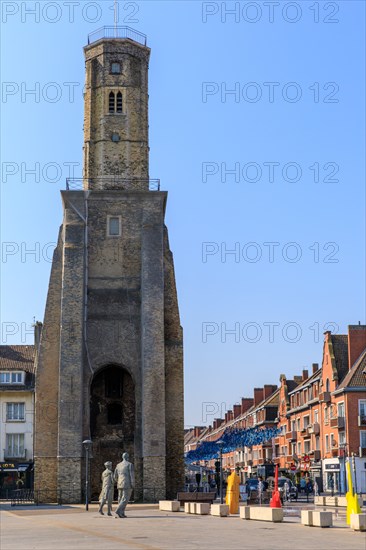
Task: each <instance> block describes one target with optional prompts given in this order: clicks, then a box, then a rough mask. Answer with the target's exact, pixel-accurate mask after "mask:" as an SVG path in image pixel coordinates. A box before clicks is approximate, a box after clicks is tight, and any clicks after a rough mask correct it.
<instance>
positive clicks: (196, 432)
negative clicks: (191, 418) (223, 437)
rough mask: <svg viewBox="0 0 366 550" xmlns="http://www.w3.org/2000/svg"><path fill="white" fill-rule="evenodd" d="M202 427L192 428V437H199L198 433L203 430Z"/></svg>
mask: <svg viewBox="0 0 366 550" xmlns="http://www.w3.org/2000/svg"><path fill="white" fill-rule="evenodd" d="M203 428H204V427H203V426H195V427H194V437H199V435H200V433H201V432H202V430H203Z"/></svg>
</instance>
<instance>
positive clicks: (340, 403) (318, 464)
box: [185, 325, 366, 492]
mask: <svg viewBox="0 0 366 550" xmlns="http://www.w3.org/2000/svg"><path fill="white" fill-rule="evenodd" d="M254 426H255V427H259V428H260V427H274V426H276V427H277V428H279V429H281V433H280V434H279V435H278V437H276V438H275V439H274V440H272V441H271V442H267V443H264V444H262V445H257V446H253V447H251V448H247V447H245V448H243V449H237V450H236V451H235V452H232V453H228V454H227V455H225V456H224V460H223V466H224V469H233V468H236V469H237V471H238V472H240V474H241V477H242V479H245V478H246V477H247V476H250V475H257V474H258V472H261V473H262V472H263V466H265V465H268V466H270V465H275V464H278V465H279V468H280V471H281V472H282V473H290V474H293V475H294V476H296V478H297V479H298V478H299V477H301V476H310V477H312V478H313V479H314V480H316V481H317V483H318V485H319V488H320V490H324V491H328V490H330V489H331V486H332V485H334V489H335V490H336V491H344V485H345V481H344V480H345V461H347V460H348V459H349V457H351V456H353V455H354V457H355V458H354V460H355V465H356V477H357V483H358V490H362V491H363V492H366V326H365V325H352V326H350V327H349V330H348V334H347V335H337V334H331V333H330V332H326V333H325V336H324V345H323V357H322V365H321V367H320V368H319V367H318V365H317V364H313V365H312V368H311V372H310V373H309V372H308V371H307V370H305V369H304V370H303V372H302V374H301V376H295V377H294V378H293V379H287V378H286V376H285V375H284V374H282V375H281V376H280V386H279V388H278V389H277V387H276V386H273V385H265V386H264V388H254V392H253V398H243V399H242V401H241V405H234V406H233V410H232V411H227V413H226V414H225V419H215V420H214V422H213V425H212V426H209V427H207V428H204V429H203V428H199V429H198V430H199V431H197V428H195V429H193V430H188V431H187V433H186V448H185V450H186V452H187V451H188V450H191V449H192V448H195V447H196V446H197V444H199V443H200V442H202V441H207V440H210V441H214V440H217V439H219V438H220V437H221V435H222V433H223V432H224V431H225V429H227V428H231V427H235V428H244V429H245V428H249V427H254ZM214 462H215V460H212V461H210V462H209V463H207V464H206V467H213V466H214ZM261 467H262V469H261ZM258 468H259V470H258Z"/></svg>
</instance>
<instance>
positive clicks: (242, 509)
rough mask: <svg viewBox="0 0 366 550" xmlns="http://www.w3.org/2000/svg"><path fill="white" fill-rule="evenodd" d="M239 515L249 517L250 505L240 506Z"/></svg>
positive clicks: (241, 517) (244, 517) (243, 517)
mask: <svg viewBox="0 0 366 550" xmlns="http://www.w3.org/2000/svg"><path fill="white" fill-rule="evenodd" d="M239 516H240V519H250V506H240V507H239Z"/></svg>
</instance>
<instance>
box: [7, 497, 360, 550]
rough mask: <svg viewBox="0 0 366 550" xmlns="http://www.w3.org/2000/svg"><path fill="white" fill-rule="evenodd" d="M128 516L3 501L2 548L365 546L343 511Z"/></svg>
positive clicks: (137, 509)
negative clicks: (314, 523)
mask: <svg viewBox="0 0 366 550" xmlns="http://www.w3.org/2000/svg"><path fill="white" fill-rule="evenodd" d="M127 513H128V517H127V518H126V519H115V518H114V517H108V516H104V517H103V516H100V515H99V514H98V513H97V505H92V506H91V507H90V509H89V512H85V510H84V509H83V507H81V506H62V507H58V506H39V507H34V506H28V507H26V506H23V507H14V508H11V507H10V506H9V505H7V504H4V505H2V506H1V512H0V521H1V540H0V547H1V550H20V549H27V550H33V549H37V550H74V549H75V550H94V549H95V550H117V549H118V550H124V549H131V550H156V549H160V548H161V549H169V550H172V549H173V550H180V549H201V550H203V549H206V548H207V549H216V548H221V549H223V550H231V549H235V550H238V549H241V548H243V549H248V550H250V549H256V550H262V549H263V550H264V549H268V550H276V549H279V550H280V549H281V550H287V549H289V550H290V549H291V550H293V549H294V548H296V550H310V549H311V550H321V549H324V548H327V547H328V548H331V549H332V550H337V549H339V550H341V549H342V550H346V549H347V550H365V540H366V539H365V533H359V532H354V531H351V530H350V529H349V528H348V527H347V526H346V522H345V513H344V511H342V512H337V514H335V515H334V527H332V528H328V529H320V528H316V527H304V526H302V525H300V519H299V509H298V508H291V509H288V511H286V515H285V521H284V522H283V523H282V524H275V523H267V522H259V521H245V520H240V519H239V517H238V516H231V517H228V518H219V517H212V516H193V515H186V514H184V513H183V512H178V513H169V512H161V511H159V510H158V507H157V506H156V505H146V504H145V505H131V506H129V507H128V509H127Z"/></svg>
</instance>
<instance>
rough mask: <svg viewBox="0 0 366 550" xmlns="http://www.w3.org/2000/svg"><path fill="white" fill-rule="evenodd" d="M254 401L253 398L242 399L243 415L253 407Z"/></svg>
mask: <svg viewBox="0 0 366 550" xmlns="http://www.w3.org/2000/svg"><path fill="white" fill-rule="evenodd" d="M253 403H254V399H253V398H252V397H242V398H241V414H243V413H245V411H247V410H248V409H250V407H252V406H253Z"/></svg>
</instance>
